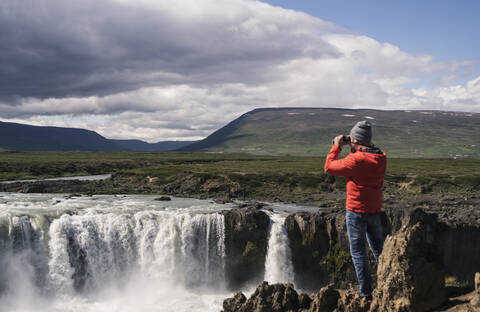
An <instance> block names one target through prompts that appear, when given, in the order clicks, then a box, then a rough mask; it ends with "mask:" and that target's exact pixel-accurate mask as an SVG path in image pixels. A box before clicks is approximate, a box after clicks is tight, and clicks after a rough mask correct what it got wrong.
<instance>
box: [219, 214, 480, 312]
mask: <svg viewBox="0 0 480 312" xmlns="http://www.w3.org/2000/svg"><path fill="white" fill-rule="evenodd" d="M390 213H391V212H390ZM402 214H403V215H402V216H400V217H398V218H397V219H396V220H397V221H398V220H399V221H400V224H401V226H400V228H399V229H398V230H395V219H390V218H389V217H388V213H387V214H385V216H386V218H385V220H387V221H389V223H386V225H387V227H386V230H387V231H388V230H389V229H390V230H392V229H393V231H392V232H391V233H389V235H388V236H387V238H386V241H385V245H384V251H383V253H382V255H381V257H380V260H379V264H378V269H377V286H376V289H375V291H374V296H373V300H372V301H367V300H366V299H365V298H359V297H358V295H357V291H356V290H355V288H354V287H343V288H336V287H335V286H336V285H334V284H329V285H327V286H324V287H322V288H321V289H320V290H319V291H316V292H313V293H311V294H310V295H306V294H300V295H299V294H298V293H297V292H296V291H295V289H294V287H293V285H292V284H275V285H268V283H266V282H264V283H262V284H261V285H260V286H259V287H258V288H257V290H256V291H255V292H254V294H252V296H251V297H250V298H249V299H248V300H247V298H246V297H245V295H243V294H242V293H236V294H235V295H234V296H233V297H232V298H228V299H226V300H225V301H224V303H223V308H224V312H230V311H232V312H233V311H240V312H241V311H245V312H246V311H298V312H300V311H303V312H306V311H309V312H316V311H338V312H340V311H352V312H353V311H355V312H358V311H372V312H373V311H392V312H393V311H432V310H435V311H476V310H475V309H478V307H477V306H478V298H479V296H480V281H479V280H480V274H478V273H477V275H475V270H478V269H479V267H478V263H480V258H479V257H478V255H477V254H476V253H475V250H470V251H468V252H469V253H468V254H462V252H464V250H465V249H464V248H460V249H459V250H458V251H457V258H462V259H464V267H462V268H457V269H453V270H451V269H450V271H449V269H448V266H447V265H448V264H449V261H451V258H450V257H449V256H448V255H449V254H450V253H451V252H452V251H450V250H447V249H448V248H447V249H446V248H445V247H446V245H445V242H444V241H445V235H447V236H450V237H452V236H455V234H452V233H455V232H456V231H457V227H452V226H451V224H452V223H445V222H444V221H442V220H441V219H439V218H438V215H437V214H435V213H427V212H425V211H423V210H421V209H414V210H409V211H406V212H402ZM289 218H290V220H288V219H287V223H291V224H293V227H294V228H296V229H294V230H295V231H297V232H298V233H300V237H303V238H302V240H303V244H301V245H303V246H304V248H307V247H311V248H319V250H320V252H324V253H326V254H328V252H330V251H331V248H332V247H331V246H332V245H334V246H335V247H334V248H336V243H339V244H340V245H339V246H341V244H342V243H344V242H343V241H341V240H337V241H335V239H336V238H337V239H338V235H339V232H336V231H335V230H334V229H335V228H337V226H338V224H337V223H336V221H337V220H336V218H333V217H332V215H331V214H330V215H328V214H327V215H319V214H317V215H308V214H296V215H291V216H290V217H289ZM340 218H341V217H340ZM390 220H392V221H393V222H392V221H390ZM392 224H393V226H392ZM287 226H288V225H287ZM291 226H292V225H291ZM291 226H290V227H291ZM322 229H323V232H322V231H321V230H322ZM446 233H450V234H446ZM462 233H463V234H464V235H465V232H462ZM478 233H480V229H479V227H478V226H477V227H476V228H475V229H474V230H473V229H472V230H471V232H470V235H472V236H471V237H468V238H469V240H470V241H471V240H473V241H474V243H475V244H477V245H478V244H479V243H480V241H475V239H476V237H477V235H478ZM319 237H320V238H321V239H318V238H319ZM326 238H328V239H330V240H331V241H333V242H330V246H329V248H330V249H328V248H326V246H325V245H322V239H323V240H324V241H326ZM465 238H467V237H465ZM295 244H296V242H295V238H293V242H292V246H295ZM456 244H457V245H461V244H462V241H456ZM468 244H470V243H468ZM322 248H324V249H323V250H322ZM317 257H321V256H317ZM298 258H302V256H299V257H298ZM311 258H313V256H312V257H311ZM294 261H295V260H294ZM296 261H297V267H296V269H299V268H301V265H305V263H304V262H302V263H300V264H298V261H299V260H298V259H297V260H296ZM306 261H307V262H308V261H312V260H311V259H309V260H306ZM312 263H314V262H313V261H312ZM319 265H320V267H319V268H317V269H318V272H320V273H322V272H328V269H329V268H330V267H328V266H326V267H322V264H321V262H320V264H319ZM348 266H351V265H348ZM452 267H455V265H452V264H450V268H452ZM322 270H324V271H322ZM335 270H336V269H335ZM466 271H469V272H470V277H469V278H466V279H465V280H464V281H462V282H467V283H470V281H471V282H472V285H471V287H472V288H473V287H475V290H474V291H473V292H471V293H469V294H467V295H463V296H462V297H461V298H462V300H460V299H459V298H460V297H457V298H449V296H450V297H454V295H452V292H451V290H452V287H446V285H445V281H446V279H445V274H446V272H448V274H450V275H453V276H455V277H456V278H458V280H461V278H462V277H463V276H464V274H466V273H465V272H466ZM328 273H333V272H328ZM335 273H336V272H335ZM303 276H306V273H305V274H303V275H302V274H300V278H299V279H298V280H297V282H296V283H297V286H299V284H300V283H304V282H305V281H304V280H303ZM474 276H475V282H474ZM336 278H337V279H338V278H339V277H338V276H336ZM325 281H328V278H327V277H326V276H322V275H319V279H318V284H322V283H325ZM334 281H336V282H337V281H338V280H335V279H334ZM310 282H311V281H310ZM299 287H300V288H301V289H304V287H302V286H299ZM449 288H450V289H449ZM467 289H468V287H467Z"/></svg>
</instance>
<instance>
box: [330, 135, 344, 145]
mask: <svg viewBox="0 0 480 312" xmlns="http://www.w3.org/2000/svg"><path fill="white" fill-rule="evenodd" d="M345 144H347V143H345V141H344V140H343V134H340V135H339V136H336V137H335V138H334V139H333V145H336V146H338V147H342V146H344V145H345Z"/></svg>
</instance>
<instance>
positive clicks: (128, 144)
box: [0, 122, 195, 152]
mask: <svg viewBox="0 0 480 312" xmlns="http://www.w3.org/2000/svg"><path fill="white" fill-rule="evenodd" d="M194 142H195V141H165V142H158V143H147V142H144V141H140V140H110V139H107V138H105V137H103V136H101V135H100V134H98V133H96V132H94V131H90V130H85V129H76V128H61V127H42V126H31V125H25V124H19V123H11V122H0V151H2V150H16V151H102V152H121V151H134V152H153V151H169V150H174V149H177V148H180V147H183V146H185V145H188V144H191V143H194Z"/></svg>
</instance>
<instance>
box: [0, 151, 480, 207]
mask: <svg viewBox="0 0 480 312" xmlns="http://www.w3.org/2000/svg"><path fill="white" fill-rule="evenodd" d="M323 165H324V157H323V156H322V157H295V156H278V157H277V156H253V155H248V154H218V153H188V152H162V153H127V152H110V153H101V152H1V153H0V180H12V179H31V178H46V177H56V176H69V175H92V174H102V173H113V177H112V181H113V182H111V183H104V184H100V185H97V186H96V188H95V190H94V191H93V192H95V193H150V194H157V193H158V194H160V193H163V194H172V195H182V196H198V197H227V198H242V197H243V198H254V199H266V200H285V201H297V202H298V201H316V200H320V199H322V198H323V196H324V195H325V194H328V193H331V192H335V191H343V190H344V188H345V180H344V179H343V178H337V177H332V176H329V175H326V174H325V173H324V172H323ZM479 168H480V159H405V158H391V159H389V160H388V166H387V175H386V178H385V190H386V192H408V193H432V194H436V193H469V194H471V193H476V194H478V193H480V170H479ZM4 190H9V189H4ZM13 190H14V189H13ZM80 191H81V190H80ZM89 192H92V190H91V189H90V190H89Z"/></svg>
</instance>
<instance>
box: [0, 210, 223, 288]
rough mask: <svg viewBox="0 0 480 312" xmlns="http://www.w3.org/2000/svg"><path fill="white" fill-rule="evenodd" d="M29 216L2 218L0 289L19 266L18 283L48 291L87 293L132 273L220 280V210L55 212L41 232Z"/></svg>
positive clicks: (186, 281)
mask: <svg viewBox="0 0 480 312" xmlns="http://www.w3.org/2000/svg"><path fill="white" fill-rule="evenodd" d="M36 219H40V220H41V219H42V217H40V218H34V217H29V216H11V217H10V218H9V232H8V237H3V238H2V244H1V245H0V247H2V249H1V250H2V252H1V254H0V255H1V258H2V262H1V264H3V265H8V266H9V268H7V269H6V270H5V272H9V274H2V276H0V291H2V288H6V289H7V290H8V289H9V288H12V287H11V286H12V285H13V284H12V281H13V280H14V279H18V277H19V272H22V274H23V275H25V277H24V278H23V281H22V284H31V285H38V284H42V286H45V289H46V290H47V291H48V292H49V293H51V294H55V295H58V294H63V295H74V294H75V293H78V292H81V293H87V294H88V293H94V292H96V291H98V290H99V289H102V288H104V287H108V286H110V285H116V284H118V285H122V284H125V283H126V282H127V281H128V280H130V279H131V277H132V275H135V276H136V277H138V275H142V276H144V277H147V278H148V279H157V280H169V281H170V282H171V283H172V285H175V284H180V285H184V286H186V287H193V288H195V287H209V288H216V287H222V286H223V285H224V269H225V242H224V240H225V224H224V216H223V215H222V214H220V213H208V214H195V215H192V214H189V213H170V212H162V211H141V212H137V213H134V214H115V213H104V214H102V213H96V212H89V213H86V214H83V215H77V214H72V215H70V214H63V215H61V216H60V217H58V218H56V219H53V220H52V222H51V224H49V228H48V233H44V231H43V229H42V226H37V224H36ZM20 258H21V261H20V262H18V259H20ZM12 259H15V261H13V260H12ZM7 260H8V261H7ZM4 267H5V266H4ZM12 272H13V273H12ZM10 273H11V274H10ZM12 274H13V275H15V276H12ZM3 290H5V289H3Z"/></svg>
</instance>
